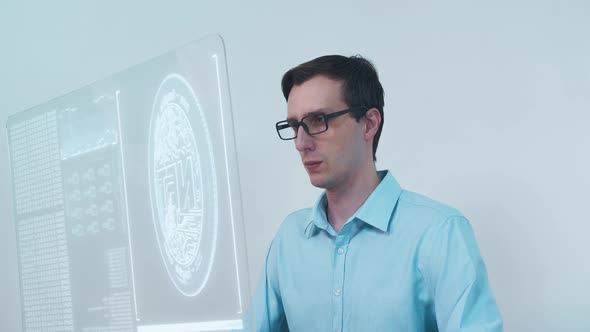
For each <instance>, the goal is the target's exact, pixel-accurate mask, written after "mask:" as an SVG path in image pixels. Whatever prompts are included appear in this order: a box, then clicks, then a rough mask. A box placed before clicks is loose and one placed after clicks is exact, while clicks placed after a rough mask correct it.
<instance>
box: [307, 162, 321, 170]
mask: <svg viewBox="0 0 590 332" xmlns="http://www.w3.org/2000/svg"><path fill="white" fill-rule="evenodd" d="M321 163H322V162H321V161H306V162H304V163H303V165H304V166H305V169H307V170H308V171H314V170H316V169H317V168H318V167H320V164H321Z"/></svg>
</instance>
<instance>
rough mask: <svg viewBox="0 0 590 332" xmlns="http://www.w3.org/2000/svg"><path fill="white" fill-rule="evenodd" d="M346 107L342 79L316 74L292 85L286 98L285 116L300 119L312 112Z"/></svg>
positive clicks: (325, 111) (328, 111)
mask: <svg viewBox="0 0 590 332" xmlns="http://www.w3.org/2000/svg"><path fill="white" fill-rule="evenodd" d="M343 107H346V103H345V102H344V97H343V94H342V81H338V80H334V79H331V78H328V77H326V76H322V75H318V76H314V77H313V78H311V79H309V80H307V81H305V82H303V83H302V84H299V85H294V86H293V88H292V89H291V92H290V93H289V99H288V100H287V117H288V118H290V119H291V118H292V119H300V118H302V117H304V116H305V115H308V114H312V113H318V112H323V113H330V112H334V111H337V110H340V109H342V108H343Z"/></svg>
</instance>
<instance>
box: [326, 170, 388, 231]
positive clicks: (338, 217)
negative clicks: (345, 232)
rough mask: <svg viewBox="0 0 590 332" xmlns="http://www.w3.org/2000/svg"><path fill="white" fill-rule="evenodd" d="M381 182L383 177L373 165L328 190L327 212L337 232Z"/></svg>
mask: <svg viewBox="0 0 590 332" xmlns="http://www.w3.org/2000/svg"><path fill="white" fill-rule="evenodd" d="M379 182H381V179H380V178H379V175H377V170H376V169H375V167H374V166H373V167H372V168H371V169H369V170H367V171H365V172H364V173H361V174H359V176H355V177H354V179H353V180H351V182H349V183H346V184H345V185H343V186H340V187H339V188H334V189H330V190H326V198H327V201H328V204H327V207H326V214H327V216H328V220H329V222H330V225H332V228H334V230H335V231H336V233H338V232H340V229H342V226H344V224H345V223H346V221H347V220H348V219H349V218H350V217H351V216H352V215H353V214H354V213H355V212H356V210H358V209H359V208H360V207H361V205H363V203H364V202H365V201H366V200H367V198H368V197H369V195H371V193H372V192H373V190H375V188H376V187H377V186H378V185H379Z"/></svg>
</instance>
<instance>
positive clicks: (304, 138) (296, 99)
mask: <svg viewBox="0 0 590 332" xmlns="http://www.w3.org/2000/svg"><path fill="white" fill-rule="evenodd" d="M287 108H288V111H287V118H288V119H293V120H297V121H300V120H301V119H302V118H303V117H304V116H306V115H308V114H310V113H314V112H323V113H326V114H329V113H334V112H337V111H341V110H344V109H347V108H348V105H347V104H346V103H345V102H344V98H343V97H342V82H340V81H335V80H332V79H330V78H327V77H325V76H321V75H318V76H315V77H313V78H311V79H309V80H308V81H306V82H305V83H303V84H301V85H295V86H293V88H292V89H291V92H290V93H289V99H288V102H287ZM295 147H296V148H297V150H298V151H299V154H300V155H301V160H302V162H303V164H304V166H305V169H306V170H307V173H308V174H309V178H310V181H311V183H312V184H313V185H314V186H316V187H320V188H324V189H328V190H329V189H336V188H338V187H342V186H346V185H347V183H350V182H351V181H352V179H353V178H354V177H355V176H356V175H358V174H359V172H360V169H361V166H362V161H363V156H364V152H365V151H364V150H365V149H366V148H367V145H366V142H364V141H363V140H362V131H361V124H360V123H359V122H357V121H356V120H355V119H354V118H352V117H351V116H350V115H349V114H345V115H342V116H338V117H336V118H332V119H330V120H329V121H328V130H327V131H326V132H323V133H320V134H317V135H314V136H310V135H308V134H307V133H306V132H305V130H304V129H303V127H302V126H301V127H299V129H298V132H297V138H296V139H295Z"/></svg>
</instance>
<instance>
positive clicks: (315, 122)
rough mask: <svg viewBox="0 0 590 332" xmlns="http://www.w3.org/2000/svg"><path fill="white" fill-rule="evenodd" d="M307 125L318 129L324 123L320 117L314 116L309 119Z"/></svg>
mask: <svg viewBox="0 0 590 332" xmlns="http://www.w3.org/2000/svg"><path fill="white" fill-rule="evenodd" d="M308 123H309V125H310V126H313V127H320V126H322V125H323V123H324V118H323V117H322V116H321V115H315V116H312V117H310V118H309V120H308Z"/></svg>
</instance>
